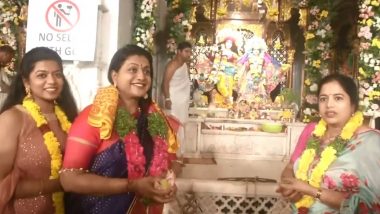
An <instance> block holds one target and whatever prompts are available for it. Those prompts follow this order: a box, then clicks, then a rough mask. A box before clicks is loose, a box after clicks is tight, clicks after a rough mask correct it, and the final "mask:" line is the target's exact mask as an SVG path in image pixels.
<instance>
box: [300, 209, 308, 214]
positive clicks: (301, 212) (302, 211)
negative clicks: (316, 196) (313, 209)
mask: <svg viewBox="0 0 380 214" xmlns="http://www.w3.org/2000/svg"><path fill="white" fill-rule="evenodd" d="M308 213H309V208H307V207H300V208H298V214H308Z"/></svg>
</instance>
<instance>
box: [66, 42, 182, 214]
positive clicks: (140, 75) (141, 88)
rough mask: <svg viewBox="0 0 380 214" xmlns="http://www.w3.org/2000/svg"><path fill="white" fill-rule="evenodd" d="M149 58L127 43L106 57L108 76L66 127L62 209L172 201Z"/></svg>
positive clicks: (166, 143) (145, 207) (170, 151)
mask: <svg viewBox="0 0 380 214" xmlns="http://www.w3.org/2000/svg"><path fill="white" fill-rule="evenodd" d="M152 78H153V67H152V56H151V54H150V53H149V52H147V51H146V50H144V49H143V48H140V47H138V46H136V45H126V46H125V47H122V48H120V49H119V50H118V51H117V52H116V53H115V54H114V56H113V58H112V60H111V63H110V67H109V71H108V80H109V81H110V83H111V84H112V85H110V86H108V87H104V88H100V89H99V90H98V93H97V94H96V96H95V99H94V102H93V103H92V104H91V105H89V106H88V107H86V108H85V109H84V110H83V111H82V112H81V113H80V115H79V116H78V118H77V119H76V120H75V122H74V124H73V127H72V129H71V130H70V132H69V136H68V141H67V151H66V154H65V159H64V165H63V169H62V171H61V177H62V179H61V182H62V186H63V187H64V189H65V191H67V192H71V194H69V195H68V197H67V200H66V205H67V206H66V207H67V209H66V211H67V213H162V209H163V204H164V203H166V202H169V201H171V200H173V199H174V196H175V193H176V187H175V185H174V180H173V179H169V180H167V179H165V178H164V177H165V175H167V171H168V170H169V167H170V161H171V160H172V159H174V158H175V152H176V149H177V148H176V147H177V144H176V141H175V133H174V131H173V130H172V128H171V126H170V124H169V121H168V120H167V118H166V117H165V115H164V114H163V113H162V111H161V110H160V108H159V107H158V106H157V105H156V104H155V103H154V102H153V101H152V99H151V90H152Z"/></svg>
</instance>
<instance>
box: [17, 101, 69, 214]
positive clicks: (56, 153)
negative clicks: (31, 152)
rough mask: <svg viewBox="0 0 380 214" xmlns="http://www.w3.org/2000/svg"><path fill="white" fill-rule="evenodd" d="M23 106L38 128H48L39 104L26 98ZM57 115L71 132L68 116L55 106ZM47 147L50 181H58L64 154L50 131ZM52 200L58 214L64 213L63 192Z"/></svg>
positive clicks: (45, 138)
mask: <svg viewBox="0 0 380 214" xmlns="http://www.w3.org/2000/svg"><path fill="white" fill-rule="evenodd" d="M22 105H23V106H24V108H25V109H26V110H27V111H28V113H29V114H30V115H31V116H32V118H33V120H34V121H35V122H36V125H37V127H38V128H40V129H41V128H42V127H44V126H47V124H48V122H47V120H46V118H45V117H44V116H43V115H42V113H41V109H40V107H39V106H38V104H37V103H35V102H34V101H33V100H32V99H30V98H24V100H23V102H22ZM54 112H55V115H56V116H57V118H58V121H59V123H60V125H61V128H62V130H63V131H65V132H66V133H67V132H68V131H69V129H70V127H71V123H70V121H69V120H68V119H67V116H66V114H65V113H64V112H63V111H62V109H61V108H60V107H59V106H58V105H55V106H54ZM43 138H44V143H45V146H46V148H47V150H48V152H49V154H50V158H51V160H50V177H49V179H58V177H59V173H58V172H59V170H60V169H61V167H62V152H61V148H60V143H59V142H58V139H57V138H56V137H55V135H54V133H53V132H52V131H51V130H50V129H48V131H46V132H45V133H43ZM52 200H53V203H54V207H55V211H56V213H64V206H63V192H56V193H53V195H52Z"/></svg>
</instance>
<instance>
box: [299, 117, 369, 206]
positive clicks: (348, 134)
mask: <svg viewBox="0 0 380 214" xmlns="http://www.w3.org/2000/svg"><path fill="white" fill-rule="evenodd" d="M362 124H363V114H362V112H359V111H358V112H355V114H354V116H352V117H351V118H350V120H349V121H348V122H347V123H346V125H345V126H344V128H343V129H342V132H341V134H340V136H338V137H336V138H335V139H334V141H333V142H332V143H330V144H329V146H327V147H326V148H325V149H324V150H323V152H322V153H321V159H320V161H319V162H318V164H317V165H316V166H315V168H314V169H313V170H312V172H311V174H310V177H309V176H308V171H309V168H310V165H311V163H312V162H313V160H314V159H315V155H316V154H317V151H318V149H319V146H320V142H319V140H317V139H316V138H319V139H320V138H321V137H322V136H323V135H324V134H325V132H326V125H327V124H326V121H324V120H323V119H321V120H320V121H319V123H318V124H317V126H316V127H315V129H314V131H313V136H312V137H311V139H310V140H309V141H308V143H307V148H306V149H305V151H304V152H303V153H302V156H301V159H300V162H299V166H298V169H297V171H296V175H295V176H296V178H297V179H300V180H302V181H307V182H308V183H309V184H310V185H311V186H314V187H316V188H320V186H321V182H322V178H323V175H324V174H325V172H326V170H327V169H328V168H329V166H330V165H331V163H332V162H334V161H335V160H336V159H337V156H338V155H339V153H340V152H341V151H342V150H343V149H344V146H345V144H346V143H347V142H348V141H349V140H350V139H351V138H352V136H353V135H354V133H355V131H356V129H357V128H359V127H360V126H361V125H362ZM314 202H315V201H314V197H312V196H309V195H305V196H303V197H302V198H301V199H300V200H299V201H297V202H296V203H295V206H296V207H297V209H298V210H299V211H300V210H301V209H303V210H304V209H305V208H306V209H309V208H310V207H311V206H312V205H313V204H314Z"/></svg>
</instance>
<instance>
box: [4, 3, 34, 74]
mask: <svg viewBox="0 0 380 214" xmlns="http://www.w3.org/2000/svg"><path fill="white" fill-rule="evenodd" d="M26 14H27V0H15V1H10V0H3V1H0V32H1V33H0V46H2V45H9V46H11V47H12V48H13V49H14V50H17V48H23V47H25V34H24V35H20V34H22V33H24V32H25V30H24V29H23V28H24V25H25V24H26V20H27V17H26ZM17 58H18V55H17V51H16V55H15V57H14V58H13V59H12V61H11V63H10V64H9V65H8V66H7V67H5V69H4V71H5V72H6V73H7V74H8V75H15V74H16V71H15V62H16V61H17Z"/></svg>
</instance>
